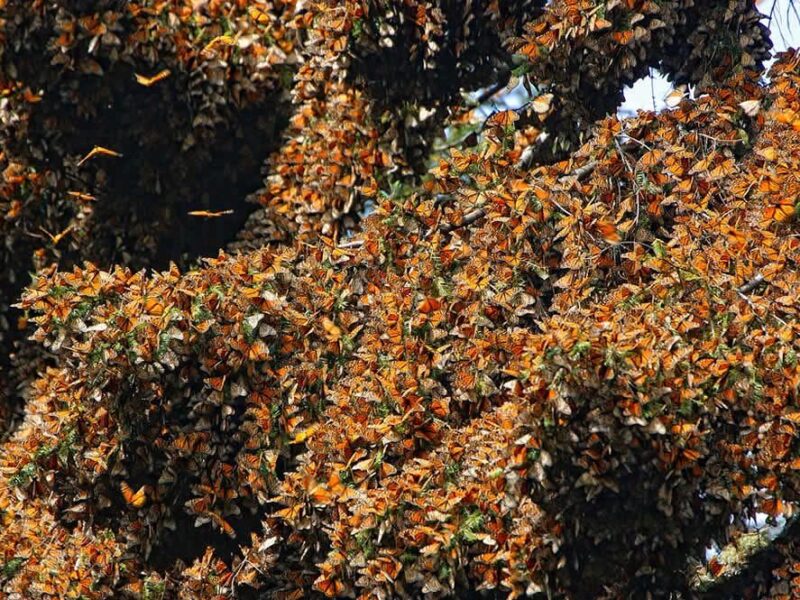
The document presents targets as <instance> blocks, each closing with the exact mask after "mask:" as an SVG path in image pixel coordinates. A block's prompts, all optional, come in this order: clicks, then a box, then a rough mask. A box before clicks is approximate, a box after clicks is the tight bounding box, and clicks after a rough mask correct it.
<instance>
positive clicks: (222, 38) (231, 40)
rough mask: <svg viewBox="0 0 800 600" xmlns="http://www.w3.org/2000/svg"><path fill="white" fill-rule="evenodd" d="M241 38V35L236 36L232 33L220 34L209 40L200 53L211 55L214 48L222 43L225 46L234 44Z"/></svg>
mask: <svg viewBox="0 0 800 600" xmlns="http://www.w3.org/2000/svg"><path fill="white" fill-rule="evenodd" d="M238 39H239V35H238V34H237V35H236V36H232V35H218V36H217V37H215V38H214V39H213V40H211V41H210V42H208V43H207V44H206V45H205V47H204V48H203V49H202V50H201V51H200V54H203V55H209V54H211V52H212V51H213V50H214V48H215V47H216V46H217V45H219V44H222V45H224V46H233V45H234V44H236V42H237V41H238Z"/></svg>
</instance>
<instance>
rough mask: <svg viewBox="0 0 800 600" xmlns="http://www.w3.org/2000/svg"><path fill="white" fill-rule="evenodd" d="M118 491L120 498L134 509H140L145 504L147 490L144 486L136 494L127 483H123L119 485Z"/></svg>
mask: <svg viewBox="0 0 800 600" xmlns="http://www.w3.org/2000/svg"><path fill="white" fill-rule="evenodd" d="M119 489H120V491H121V492H122V497H123V498H124V499H125V502H126V503H127V504H129V505H130V506H133V507H134V508H142V507H143V506H144V505H145V504H147V490H146V486H142V487H140V488H139V489H138V490H137V491H136V492H134V491H133V488H131V486H130V485H128V483H127V482H125V481H123V482H122V483H120V484H119Z"/></svg>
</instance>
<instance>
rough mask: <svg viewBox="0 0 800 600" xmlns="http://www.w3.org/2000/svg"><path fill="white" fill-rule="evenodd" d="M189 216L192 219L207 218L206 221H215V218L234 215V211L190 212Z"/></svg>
mask: <svg viewBox="0 0 800 600" xmlns="http://www.w3.org/2000/svg"><path fill="white" fill-rule="evenodd" d="M188 214H189V216H191V217H205V218H206V219H213V218H216V217H222V216H225V215H232V214H233V209H228V210H217V211H211V210H191V211H189V213H188Z"/></svg>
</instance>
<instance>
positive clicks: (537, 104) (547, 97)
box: [531, 94, 553, 115]
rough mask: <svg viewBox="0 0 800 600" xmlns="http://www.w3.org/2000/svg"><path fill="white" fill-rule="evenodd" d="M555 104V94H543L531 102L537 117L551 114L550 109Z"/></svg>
mask: <svg viewBox="0 0 800 600" xmlns="http://www.w3.org/2000/svg"><path fill="white" fill-rule="evenodd" d="M552 104H553V94H542V95H541V96H538V97H536V98H534V99H533V100H531V106H532V107H533V112H535V113H536V114H537V115H545V114H547V113H549V112H550V107H551V105H552Z"/></svg>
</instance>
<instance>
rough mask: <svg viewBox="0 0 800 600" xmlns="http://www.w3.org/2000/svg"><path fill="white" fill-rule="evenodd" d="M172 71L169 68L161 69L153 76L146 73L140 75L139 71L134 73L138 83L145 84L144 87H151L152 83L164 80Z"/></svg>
mask: <svg viewBox="0 0 800 600" xmlns="http://www.w3.org/2000/svg"><path fill="white" fill-rule="evenodd" d="M171 73H172V71H170V70H169V69H164V70H163V71H159V72H158V73H156V74H155V75H153V76H152V77H147V76H146V75H139V73H134V75H135V76H136V83H138V84H139V85H143V86H144V87H150V86H152V85H155V84H156V83H158V82H159V81H163V80H164V79H166V78H167V77H169V76H170V74H171Z"/></svg>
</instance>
